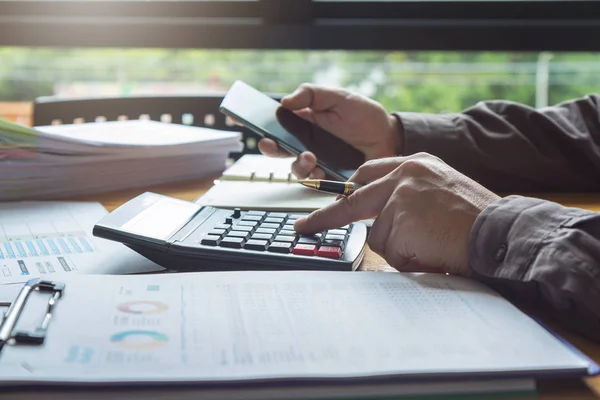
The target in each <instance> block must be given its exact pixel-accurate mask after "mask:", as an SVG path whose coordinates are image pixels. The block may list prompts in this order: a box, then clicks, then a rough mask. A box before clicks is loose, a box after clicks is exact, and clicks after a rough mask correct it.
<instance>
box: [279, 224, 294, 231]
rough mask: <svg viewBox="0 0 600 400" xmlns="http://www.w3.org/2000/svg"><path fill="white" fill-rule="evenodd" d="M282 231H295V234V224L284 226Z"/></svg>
mask: <svg viewBox="0 0 600 400" xmlns="http://www.w3.org/2000/svg"><path fill="white" fill-rule="evenodd" d="M281 229H283V230H284V231H294V232H295V229H294V224H285V225H284V226H283V228H281Z"/></svg>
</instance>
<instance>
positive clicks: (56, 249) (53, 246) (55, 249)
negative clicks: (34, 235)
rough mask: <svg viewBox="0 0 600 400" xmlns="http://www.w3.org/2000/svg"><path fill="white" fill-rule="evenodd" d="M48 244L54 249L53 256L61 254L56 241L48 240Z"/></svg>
mask: <svg viewBox="0 0 600 400" xmlns="http://www.w3.org/2000/svg"><path fill="white" fill-rule="evenodd" d="M48 244H49V245H50V249H52V253H53V254H60V250H59V249H58V247H57V246H56V243H54V240H52V239H48Z"/></svg>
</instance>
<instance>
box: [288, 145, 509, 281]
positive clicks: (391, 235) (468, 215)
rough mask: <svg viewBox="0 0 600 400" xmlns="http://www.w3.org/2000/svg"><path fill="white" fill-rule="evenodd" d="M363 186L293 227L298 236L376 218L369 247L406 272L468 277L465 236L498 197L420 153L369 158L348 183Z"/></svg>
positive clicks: (439, 161)
mask: <svg viewBox="0 0 600 400" xmlns="http://www.w3.org/2000/svg"><path fill="white" fill-rule="evenodd" d="M349 180H350V181H351V182H356V183H360V184H364V185H365V186H363V187H362V188H360V189H358V190H357V191H356V192H354V193H353V194H352V195H350V196H348V197H342V198H340V199H339V200H337V201H336V202H334V203H332V204H330V205H328V206H326V207H324V208H322V209H320V210H317V211H315V212H313V213H312V214H310V215H309V216H307V217H306V218H301V219H299V220H298V221H296V223H295V226H294V227H295V229H296V231H298V232H300V233H304V234H309V233H316V232H320V231H323V230H325V229H333V228H337V227H340V226H344V225H346V224H349V223H351V222H354V221H359V220H362V219H368V218H376V219H375V222H374V224H373V227H372V228H371V233H370V235H369V240H368V243H369V246H370V248H371V249H372V250H373V251H375V252H376V253H377V254H379V255H380V256H382V257H383V258H384V259H385V260H386V261H387V262H388V263H389V264H390V265H391V266H392V267H394V268H396V269H398V270H400V271H406V272H409V271H410V272H415V271H423V272H442V273H444V272H447V273H452V274H457V275H467V274H468V252H467V249H468V242H469V234H470V232H471V229H472V227H473V224H474V222H475V220H476V218H477V216H478V215H479V214H480V213H481V212H482V211H483V210H484V209H485V208H486V207H487V206H488V205H490V204H491V203H494V202H496V201H497V200H499V199H500V198H499V197H498V196H497V195H495V194H494V193H492V192H490V191H489V190H487V189H486V188H484V187H483V186H481V185H479V184H478V183H477V182H475V181H473V180H471V179H469V178H467V177H466V176H464V175H462V174H461V173H459V172H458V171H456V170H454V169H453V168H451V167H450V166H448V165H447V164H445V163H444V162H443V161H441V160H440V159H439V158H437V157H434V156H431V155H429V154H425V153H419V154H414V155H412V156H409V157H393V158H384V159H379V160H373V161H370V162H367V163H365V164H364V165H363V166H361V167H360V168H359V169H358V170H357V171H356V173H355V174H354V175H353V176H352V177H351V178H350V179H349Z"/></svg>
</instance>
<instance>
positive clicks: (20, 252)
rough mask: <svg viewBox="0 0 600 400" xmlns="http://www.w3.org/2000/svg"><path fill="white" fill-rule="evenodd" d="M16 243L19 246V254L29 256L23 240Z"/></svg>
mask: <svg viewBox="0 0 600 400" xmlns="http://www.w3.org/2000/svg"><path fill="white" fill-rule="evenodd" d="M15 245H16V246H17V251H18V252H19V255H20V256H21V257H27V253H25V249H24V248H23V245H22V244H21V242H15Z"/></svg>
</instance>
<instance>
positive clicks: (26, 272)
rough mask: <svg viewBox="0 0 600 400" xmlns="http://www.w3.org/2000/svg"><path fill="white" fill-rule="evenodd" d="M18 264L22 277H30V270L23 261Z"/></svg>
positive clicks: (18, 261)
mask: <svg viewBox="0 0 600 400" xmlns="http://www.w3.org/2000/svg"><path fill="white" fill-rule="evenodd" d="M17 263H18V264H19V269H20V270H21V275H29V270H28V269H27V266H26V265H25V262H24V261H23V260H17Z"/></svg>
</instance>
